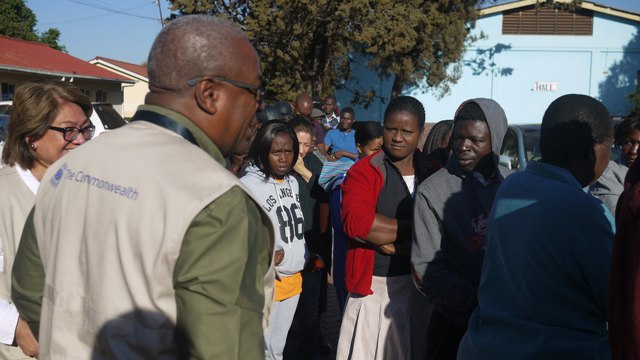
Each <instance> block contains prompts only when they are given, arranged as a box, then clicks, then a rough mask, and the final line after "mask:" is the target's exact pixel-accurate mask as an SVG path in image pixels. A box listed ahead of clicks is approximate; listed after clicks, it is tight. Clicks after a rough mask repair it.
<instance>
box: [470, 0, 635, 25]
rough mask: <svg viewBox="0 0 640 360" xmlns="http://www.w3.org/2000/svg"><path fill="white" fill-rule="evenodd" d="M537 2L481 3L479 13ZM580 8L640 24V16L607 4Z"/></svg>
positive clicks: (587, 3)
mask: <svg viewBox="0 0 640 360" xmlns="http://www.w3.org/2000/svg"><path fill="white" fill-rule="evenodd" d="M554 1H555V2H559V3H569V2H570V1H571V0H554ZM634 1H636V0H634ZM537 2H538V0H516V1H497V2H495V3H494V2H491V1H488V2H483V3H481V6H480V10H479V11H480V16H483V15H490V14H495V13H500V12H503V11H507V10H513V9H517V8H521V7H525V6H530V5H535V4H536V3H537ZM580 7H581V8H583V9H587V10H592V11H596V12H600V13H604V14H608V15H612V16H617V17H620V18H624V19H628V20H632V21H637V22H640V14H638V13H635V12H631V11H627V10H621V9H617V8H613V7H610V6H608V5H606V4H601V3H597V2H591V1H583V2H582V3H581V4H580Z"/></svg>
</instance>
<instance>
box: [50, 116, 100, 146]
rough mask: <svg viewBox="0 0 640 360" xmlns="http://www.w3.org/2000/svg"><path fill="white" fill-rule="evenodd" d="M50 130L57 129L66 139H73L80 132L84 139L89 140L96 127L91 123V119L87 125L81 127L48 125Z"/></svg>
mask: <svg viewBox="0 0 640 360" xmlns="http://www.w3.org/2000/svg"><path fill="white" fill-rule="evenodd" d="M49 129H50V130H53V131H58V132H61V133H62V137H63V138H64V139H65V140H66V141H69V142H71V141H74V140H75V139H77V138H78V136H79V135H80V134H82V137H83V138H84V139H85V140H91V138H92V137H93V133H94V131H95V130H96V127H95V126H94V125H93V124H92V123H91V121H89V125H87V126H85V127H83V128H77V127H72V126H69V127H63V128H62V127H57V126H49Z"/></svg>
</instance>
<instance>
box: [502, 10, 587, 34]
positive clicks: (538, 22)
mask: <svg viewBox="0 0 640 360" xmlns="http://www.w3.org/2000/svg"><path fill="white" fill-rule="evenodd" d="M502 34H504V35H592V34H593V11H591V10H585V9H576V10H575V11H568V10H562V9H554V8H553V7H546V6H541V7H539V8H537V9H536V8H535V6H527V7H522V8H518V9H513V10H508V11H505V12H504V13H503V16H502Z"/></svg>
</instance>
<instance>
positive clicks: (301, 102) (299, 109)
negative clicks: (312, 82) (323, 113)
mask: <svg viewBox="0 0 640 360" xmlns="http://www.w3.org/2000/svg"><path fill="white" fill-rule="evenodd" d="M312 110H313V99H312V98H311V95H309V94H300V95H298V96H297V97H296V101H294V102H293V112H294V114H296V115H302V116H304V117H306V118H307V119H310V118H311V111H312Z"/></svg>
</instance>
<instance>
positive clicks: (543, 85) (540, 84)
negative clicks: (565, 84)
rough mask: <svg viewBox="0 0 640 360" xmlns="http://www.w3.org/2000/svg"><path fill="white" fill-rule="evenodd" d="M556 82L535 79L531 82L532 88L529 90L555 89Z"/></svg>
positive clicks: (556, 86) (556, 88) (556, 87)
mask: <svg viewBox="0 0 640 360" xmlns="http://www.w3.org/2000/svg"><path fill="white" fill-rule="evenodd" d="M558 84H559V83H558V82H544V81H536V82H535V83H533V89H531V91H557V90H558Z"/></svg>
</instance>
